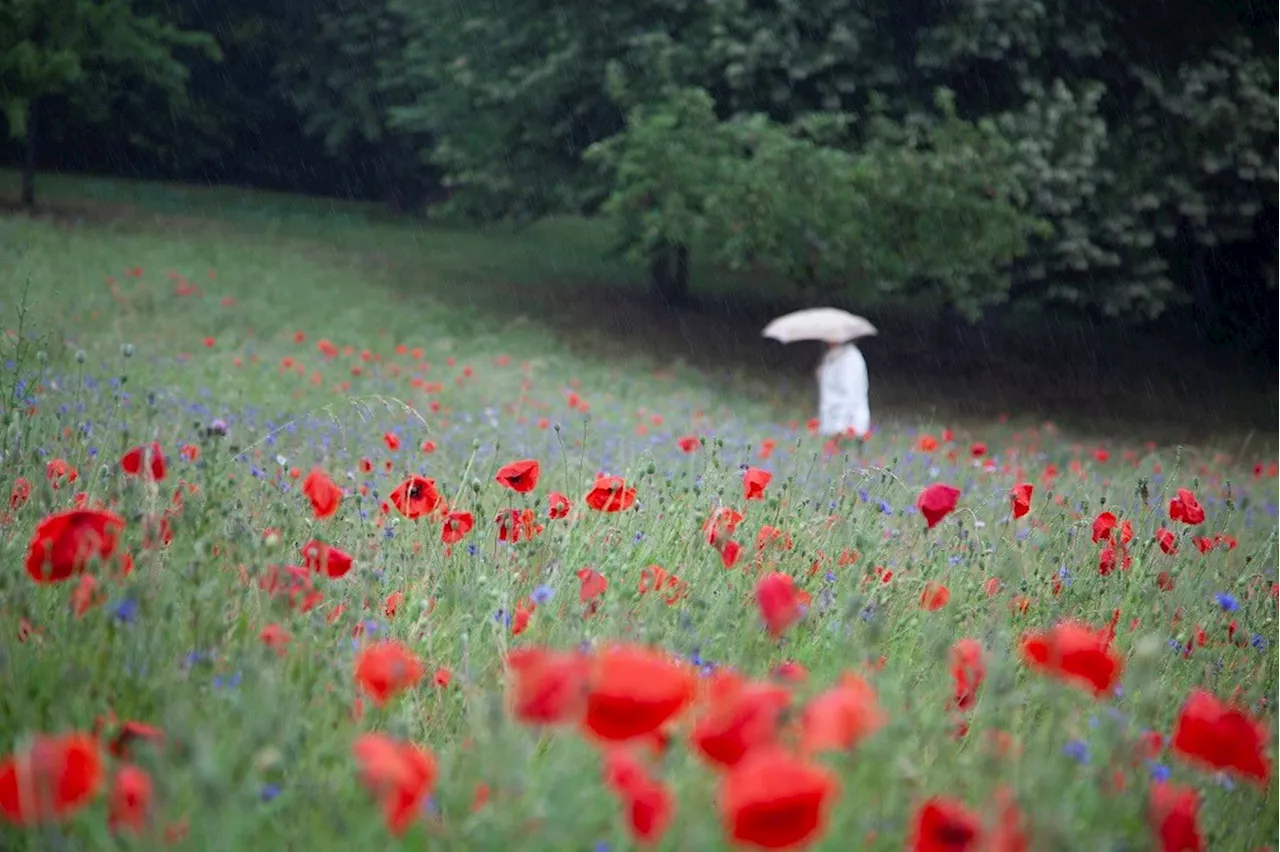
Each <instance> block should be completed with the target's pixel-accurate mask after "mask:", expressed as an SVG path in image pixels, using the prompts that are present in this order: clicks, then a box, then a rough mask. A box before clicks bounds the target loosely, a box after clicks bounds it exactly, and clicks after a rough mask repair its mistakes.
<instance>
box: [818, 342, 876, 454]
mask: <svg viewBox="0 0 1280 852" xmlns="http://www.w3.org/2000/svg"><path fill="white" fill-rule="evenodd" d="M867 384H868V383H867V362H866V361H865V360H863V358H862V353H861V352H859V351H858V347H856V346H854V345H853V344H852V343H845V344H842V345H840V346H837V347H835V348H834V349H830V350H828V351H827V354H826V357H824V358H823V359H822V363H821V364H820V365H819V366H818V431H819V432H820V433H821V434H823V435H843V434H846V433H847V432H849V430H850V429H852V430H853V434H854V435H857V436H859V437H861V436H864V435H866V434H867V433H868V432H869V431H871V406H870V405H869V404H868V402H867Z"/></svg>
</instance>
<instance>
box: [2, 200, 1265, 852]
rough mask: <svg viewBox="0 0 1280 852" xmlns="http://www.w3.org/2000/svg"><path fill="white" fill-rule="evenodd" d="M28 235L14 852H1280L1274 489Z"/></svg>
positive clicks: (6, 608) (1236, 469) (10, 477)
mask: <svg viewBox="0 0 1280 852" xmlns="http://www.w3.org/2000/svg"><path fill="white" fill-rule="evenodd" d="M17 227H19V228H20V229H21V234H20V236H21V237H22V238H23V242H24V245H26V246H27V247H28V248H27V249H26V253H25V254H23V255H22V256H21V257H18V258H16V259H6V261H5V263H6V266H7V268H6V270H5V273H4V277H3V279H2V280H0V285H2V287H0V302H2V304H0V315H2V316H3V318H4V322H3V329H4V337H3V341H2V343H3V365H2V366H3V371H2V393H3V399H4V418H3V420H4V426H5V431H4V433H3V437H2V438H0V452H2V453H3V464H2V466H0V471H2V472H3V473H2V476H3V482H0V486H2V488H3V497H4V499H5V500H6V502H5V503H4V504H3V505H2V506H0V510H2V511H3V516H2V517H0V537H2V540H3V545H0V546H2V547H3V548H4V557H5V562H6V564H7V565H8V566H9V570H8V571H6V572H5V573H4V575H3V577H2V578H0V619H2V620H0V624H2V625H3V629H2V630H0V678H2V680H0V684H2V685H3V690H2V691H0V847H2V848H4V849H41V850H46V849H128V848H193V849H223V848H225V849H256V848H263V849H268V848H277V849H278V848H290V849H304V848H305V849H368V848H376V849H397V848H404V849H420V848H424V847H425V848H441V849H444V848H447V849H499V848H519V849H522V850H523V849H529V850H537V849H546V850H570V849H580V850H625V849H636V848H654V849H671V850H712V849H833V850H834V849H849V848H862V849H871V850H880V849H882V850H899V849H904V848H905V849H909V850H919V852H925V850H930V851H931V850H980V851H981V852H1015V850H1081V849H1088V850H1117V852H1118V851H1119V850H1129V852H1137V850H1143V849H1156V850H1163V852H1181V850H1200V849H1224V850H1260V849H1272V850H1274V849H1275V848H1276V844H1277V818H1276V815H1277V798H1276V789H1277V788H1276V783H1275V779H1276V776H1275V771H1276V770H1275V760H1276V746H1275V737H1274V734H1275V730H1276V701H1277V669H1278V667H1280V661H1278V660H1280V658H1278V657H1277V649H1276V640H1277V627H1276V624H1277V621H1276V615H1277V595H1278V593H1280V585H1278V584H1277V580H1278V577H1277V567H1276V554H1277V463H1276V460H1275V459H1274V458H1273V457H1271V455H1270V452H1271V451H1270V450H1268V451H1267V452H1268V455H1267V456H1265V457H1256V456H1253V455H1249V453H1248V450H1247V448H1246V449H1245V450H1244V451H1243V452H1226V451H1224V452H1212V451H1208V450H1191V449H1183V448H1178V447H1166V446H1156V445H1154V444H1150V443H1147V442H1145V441H1144V440H1143V439H1142V438H1141V437H1140V436H1139V437H1134V438H1133V439H1132V440H1127V441H1122V440H1117V439H1113V438H1108V439H1106V440H1098V439H1094V438H1090V437H1088V436H1067V435H1064V434H1061V433H1060V432H1059V430H1058V429H1057V428H1055V426H1054V425H1053V424H1052V423H1051V422H1046V421H1044V420H1043V418H1041V417H1039V416H1038V415H1037V414H1036V413H1034V412H1028V413H1025V414H1020V413H1018V412H1012V413H1011V414H1010V416H1009V418H1008V420H1007V422H994V421H993V422H991V423H989V424H987V425H986V426H981V425H973V424H965V425H963V426H961V425H958V424H953V423H947V422H936V421H929V420H925V419H921V420H918V421H914V422H913V421H909V420H902V421H889V422H876V423H875V427H874V431H873V433H872V435H871V436H870V437H869V438H867V439H866V440H865V441H842V442H839V443H834V444H833V443H831V442H828V441H826V440H824V439H822V438H820V437H819V436H817V435H815V434H814V433H813V428H812V425H811V424H810V423H809V422H808V421H807V418H808V417H809V416H810V412H807V411H797V412H794V413H793V415H792V416H791V417H789V418H788V417H779V416H778V414H777V412H776V411H774V410H772V409H769V408H768V407H766V406H763V405H761V404H760V403H758V402H753V401H752V400H749V399H735V398H734V397H732V396H731V395H726V392H724V391H722V390H721V391H713V390H712V389H711V387H710V383H709V382H707V381H706V380H703V379H699V378H698V377H697V376H694V375H689V374H686V373H682V372H680V371H678V370H664V369H658V370H655V369H652V368H650V367H648V366H645V367H641V366H640V365H639V363H638V362H637V363H632V362H629V361H627V360H626V359H625V358H619V357H617V356H618V353H613V352H602V353H601V357H600V358H598V359H587V358H579V357H576V356H574V355H571V354H569V353H568V352H565V351H562V350H560V349H558V348H557V344H556V341H555V340H554V339H553V338H551V337H550V336H547V335H543V334H540V333H539V332H537V331H531V330H529V329H521V328H505V327H504V328H486V327H485V326H484V324H483V322H481V321H480V320H478V319H477V318H476V317H468V316H460V315H453V314H450V313H447V312H442V311H440V310H438V309H437V308H436V307H435V306H433V303H432V302H431V299H430V296H429V294H426V295H423V296H420V297H415V298H410V297H404V296H400V295H396V294H394V293H392V292H390V290H388V288H387V287H386V284H385V282H384V281H382V280H381V279H378V278H377V276H375V275H373V274H372V273H368V274H366V272H365V271H363V270H361V269H360V268H359V265H358V264H335V263H328V262H323V261H320V260H316V259H314V258H309V257H308V256H307V255H306V253H305V252H299V251H295V250H294V249H292V248H289V247H282V246H276V245H273V244H270V243H268V242H266V241H260V240H254V239H252V238H251V237H250V236H244V237H243V238H240V239H231V238H228V237H227V236H226V235H225V234H223V233H220V232H218V231H216V230H212V231H196V232H192V233H185V234H159V233H154V232H148V231H145V230H144V231H141V232H138V231H132V230H128V229H123V230H111V229H105V228H101V229H99V228H63V227H62V226H59V225H54V224H47V223H35V222H32V223H27V224H23V225H20V226H17ZM441 286H446V285H441ZM55 290H56V291H57V293H59V294H60V295H58V296H57V297H56V299H55V297H54V296H53V295H52V294H53V293H54V292H55ZM872 387H873V394H874V393H875V391H874V388H875V384H874V373H873V376H872ZM874 414H875V412H874V396H873V416H874Z"/></svg>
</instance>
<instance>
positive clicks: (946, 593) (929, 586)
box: [920, 581, 951, 612]
mask: <svg viewBox="0 0 1280 852" xmlns="http://www.w3.org/2000/svg"><path fill="white" fill-rule="evenodd" d="M950 601H951V590H950V589H948V588H947V587H946V586H944V585H942V584H941V583H935V582H933V581H929V582H928V583H925V584H924V591H922V592H921V593H920V606H921V607H922V608H923V609H927V610H928V611H929V612H937V611H938V610H940V609H942V608H943V607H944V606H946V605H947V604H948V603H950Z"/></svg>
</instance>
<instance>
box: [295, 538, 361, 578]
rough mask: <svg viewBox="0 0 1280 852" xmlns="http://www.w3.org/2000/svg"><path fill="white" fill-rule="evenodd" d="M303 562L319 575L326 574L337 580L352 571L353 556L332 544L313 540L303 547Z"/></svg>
mask: <svg viewBox="0 0 1280 852" xmlns="http://www.w3.org/2000/svg"><path fill="white" fill-rule="evenodd" d="M302 560H303V562H304V563H305V564H306V566H307V567H308V568H309V569H311V570H312V571H315V572H316V573H317V574H326V575H328V576H329V577H332V578H334V579H337V578H338V577H341V576H343V575H345V574H346V573H347V572H348V571H350V570H351V565H352V559H351V555H350V554H349V553H347V552H346V551H345V550H340V549H338V548H336V547H334V546H333V545H332V544H325V543H324V542H323V541H316V540H315V539H312V540H311V541H309V542H307V543H306V544H304V545H303V546H302Z"/></svg>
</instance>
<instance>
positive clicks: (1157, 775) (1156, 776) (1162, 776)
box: [1147, 760, 1170, 784]
mask: <svg viewBox="0 0 1280 852" xmlns="http://www.w3.org/2000/svg"><path fill="white" fill-rule="evenodd" d="M1147 771H1148V772H1150V773H1151V780H1152V781H1155V782H1156V783H1157V784H1159V783H1161V782H1163V781H1168V780H1169V775H1170V770H1169V767H1167V766H1165V765H1164V764H1163V763H1157V762H1156V761H1154V760H1149V761H1147Z"/></svg>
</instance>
